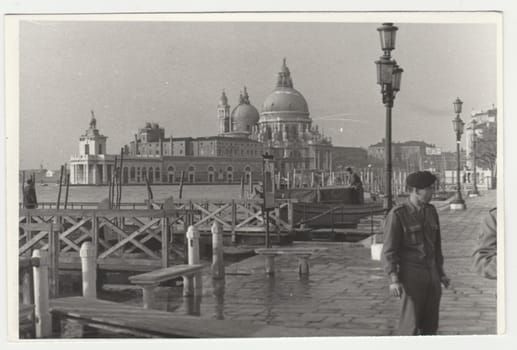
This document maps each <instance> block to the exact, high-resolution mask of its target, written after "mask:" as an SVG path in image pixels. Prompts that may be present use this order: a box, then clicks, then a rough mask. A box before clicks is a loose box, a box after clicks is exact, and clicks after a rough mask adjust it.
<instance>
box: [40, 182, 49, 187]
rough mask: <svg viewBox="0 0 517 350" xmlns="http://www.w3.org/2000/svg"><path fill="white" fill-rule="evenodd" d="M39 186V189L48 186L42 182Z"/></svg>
mask: <svg viewBox="0 0 517 350" xmlns="http://www.w3.org/2000/svg"><path fill="white" fill-rule="evenodd" d="M39 185H40V186H41V187H47V186H48V183H44V182H42V183H40V184H39Z"/></svg>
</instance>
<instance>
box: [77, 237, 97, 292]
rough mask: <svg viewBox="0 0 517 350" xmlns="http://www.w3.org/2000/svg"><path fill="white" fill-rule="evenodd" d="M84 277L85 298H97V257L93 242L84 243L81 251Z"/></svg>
mask: <svg viewBox="0 0 517 350" xmlns="http://www.w3.org/2000/svg"><path fill="white" fill-rule="evenodd" d="M79 255H80V256H81V271H82V277H83V296H84V297H86V298H97V262H96V259H97V256H96V254H95V249H94V247H93V246H92V244H91V242H84V243H83V244H82V245H81V250H80V251H79Z"/></svg>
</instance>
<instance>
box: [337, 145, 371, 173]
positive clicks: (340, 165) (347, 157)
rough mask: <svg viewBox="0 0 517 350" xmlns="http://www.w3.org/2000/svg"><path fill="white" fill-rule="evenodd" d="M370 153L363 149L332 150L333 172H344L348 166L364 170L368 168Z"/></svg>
mask: <svg viewBox="0 0 517 350" xmlns="http://www.w3.org/2000/svg"><path fill="white" fill-rule="evenodd" d="M368 164H369V163H368V151H367V150H366V149H364V148H361V147H341V146H334V147H333V148H332V165H333V170H342V169H344V168H346V167H348V166H352V167H356V168H364V167H367V166H368Z"/></svg>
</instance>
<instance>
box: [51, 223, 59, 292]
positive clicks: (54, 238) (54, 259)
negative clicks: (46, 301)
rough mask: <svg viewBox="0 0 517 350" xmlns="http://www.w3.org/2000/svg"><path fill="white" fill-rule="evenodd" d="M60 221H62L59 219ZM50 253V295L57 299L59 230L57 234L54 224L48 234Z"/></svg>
mask: <svg viewBox="0 0 517 350" xmlns="http://www.w3.org/2000/svg"><path fill="white" fill-rule="evenodd" d="M59 221H61V220H59V219H58V222H59ZM58 226H59V225H58ZM48 252H49V295H50V297H51V298H57V297H58V296H59V230H57V231H56V232H55V231H54V224H52V223H51V224H50V229H49V232H48Z"/></svg>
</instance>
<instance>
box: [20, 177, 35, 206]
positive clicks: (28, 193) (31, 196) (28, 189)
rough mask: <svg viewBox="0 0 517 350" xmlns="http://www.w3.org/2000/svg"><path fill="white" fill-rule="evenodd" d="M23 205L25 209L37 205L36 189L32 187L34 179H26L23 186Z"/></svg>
mask: <svg viewBox="0 0 517 350" xmlns="http://www.w3.org/2000/svg"><path fill="white" fill-rule="evenodd" d="M23 207H24V208H27V209H35V208H37V207H38V200H37V198H36V189H35V188H34V181H33V180H32V179H28V180H27V185H26V186H25V187H24V188H23Z"/></svg>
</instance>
